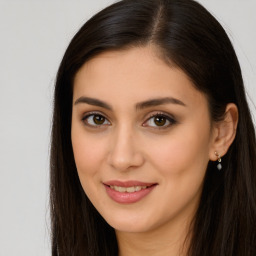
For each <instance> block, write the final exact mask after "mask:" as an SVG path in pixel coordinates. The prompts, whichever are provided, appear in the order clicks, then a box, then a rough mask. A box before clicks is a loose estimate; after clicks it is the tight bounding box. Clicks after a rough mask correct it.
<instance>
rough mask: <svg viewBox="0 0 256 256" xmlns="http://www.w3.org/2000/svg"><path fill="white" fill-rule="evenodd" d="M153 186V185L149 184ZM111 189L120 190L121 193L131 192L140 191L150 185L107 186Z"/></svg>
mask: <svg viewBox="0 0 256 256" xmlns="http://www.w3.org/2000/svg"><path fill="white" fill-rule="evenodd" d="M151 186H153V185H151ZM108 187H110V188H111V189H113V190H115V191H118V192H121V193H133V192H138V191H141V190H142V189H146V188H149V187H150V186H132V187H120V186H111V185H110V186H108Z"/></svg>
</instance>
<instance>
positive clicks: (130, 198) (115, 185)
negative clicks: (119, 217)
mask: <svg viewBox="0 0 256 256" xmlns="http://www.w3.org/2000/svg"><path fill="white" fill-rule="evenodd" d="M103 185H104V186H105V188H106V192H107V194H108V196H109V197H110V198H111V199H112V200H114V201H115V202H117V203H119V204H131V203H136V202H138V201H140V200H142V199H143V198H144V197H146V196H147V195H148V194H150V193H151V191H152V190H154V188H155V187H156V186H157V185H158V184H157V183H144V182H138V181H127V182H121V181H110V182H106V183H103Z"/></svg>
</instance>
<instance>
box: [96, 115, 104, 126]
mask: <svg viewBox="0 0 256 256" xmlns="http://www.w3.org/2000/svg"><path fill="white" fill-rule="evenodd" d="M105 120H106V118H105V117H103V116H100V115H94V116H93V122H94V123H95V124H97V125H101V124H104V122H105Z"/></svg>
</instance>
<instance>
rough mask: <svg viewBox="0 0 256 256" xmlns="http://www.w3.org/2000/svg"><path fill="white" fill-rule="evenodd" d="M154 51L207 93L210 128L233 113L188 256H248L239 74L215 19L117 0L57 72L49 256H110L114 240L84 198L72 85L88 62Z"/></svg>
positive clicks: (152, 1)
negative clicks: (234, 121) (228, 140)
mask: <svg viewBox="0 0 256 256" xmlns="http://www.w3.org/2000/svg"><path fill="white" fill-rule="evenodd" d="M147 44H154V45H156V46H158V49H159V51H160V53H161V56H162V58H163V59H164V60H166V61H167V62H168V60H171V62H172V63H175V65H177V66H178V67H179V68H181V69H182V70H183V71H184V72H185V73H186V74H187V75H188V76H189V77H190V79H191V80H192V81H193V83H194V84H195V86H196V88H197V89H198V90H200V91H201V92H203V93H205V95H206V96H207V98H208V102H209V109H210V113H211V118H212V120H215V121H218V120H220V119H221V118H222V117H223V115H224V112H225V107H226V105H227V104H228V103H230V102H233V103H235V104H236V105H237V107H238V110H239V122H238V127H237V135H236V138H235V140H234V142H233V143H232V145H231V147H230V149H229V151H228V153H227V154H226V155H225V156H224V157H223V160H222V163H223V170H222V171H221V172H219V171H217V170H216V165H215V163H212V162H209V165H208V168H207V171H206V176H205V181H204V187H203V192H202V196H201V202H200V205H199V208H198V211H197V213H196V215H195V217H194V221H193V234H192V241H191V244H190V249H189V253H188V255H190V256H198V255H200V256H217V255H218V256H227V255H233V256H234V255H237V256H255V255H256V142H255V130H254V126H253V122H252V118H251V114H250V111H249V108H248V104H247V102H246V96H245V90H244V85H243V79H242V74H241V69H240V66H239V63H238V60H237V57H236V54H235V52H234V49H233V47H232V44H231V42H230V40H229V39H228V36H227V35H226V33H225V31H224V29H223V28H222V27H221V25H220V24H219V23H218V22H217V21H216V19H215V18H214V17H213V16H212V15H211V14H210V13H209V12H208V11H207V10H206V9H205V8H204V7H202V6H201V5H200V4H198V3H197V2H195V1H192V0H123V1H120V2H117V3H115V4H113V5H111V6H110V7H108V8H106V9H104V10H103V11H101V12H99V13H98V14H96V15H95V16H94V17H92V18H91V19H90V20H89V21H88V22H86V23H85V24H84V26H83V27H82V28H81V29H80V30H79V31H78V33H77V34H76V35H75V36H74V38H73V39H72V41H71V43H70V45H69V46H68V48H67V50H66V52H65V55H64V57H63V60H62V62H61V64H60V67H59V70H58V74H57V79H56V86H55V95H54V112H53V125H52V146H51V176H50V177H51V188H50V189H51V197H50V203H51V221H52V256H70V255H74V256H79V255H81V256H82V255H83V256H85V255H88V256H89V255H91V256H97V255H98V256H102V255H104V256H107V255H111V256H113V255H117V253H118V247H117V241H116V237H115V232H114V230H113V228H112V227H110V226H109V225H108V224H107V223H106V222H105V220H104V219H103V218H102V217H101V216H100V215H99V213H98V212H97V211H96V210H95V208H94V207H93V205H92V204H91V202H90V201H89V199H88V198H87V196H86V195H85V193H84V191H83V189H82V187H81V184H80V181H79V178H78V175H77V170H76V166H75V162H74V157H73V151H72V145H71V113H72V97H73V88H72V87H73V79H74V76H75V74H76V73H77V71H78V70H79V69H80V68H81V66H82V65H83V64H84V63H85V62H86V61H87V60H88V59H90V58H92V57H93V56H95V55H97V54H99V53H101V52H104V51H106V50H109V49H112V50H113V49H115V50H119V49H124V48H126V47H134V46H143V45H147Z"/></svg>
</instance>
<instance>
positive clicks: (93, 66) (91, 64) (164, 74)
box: [74, 46, 206, 105]
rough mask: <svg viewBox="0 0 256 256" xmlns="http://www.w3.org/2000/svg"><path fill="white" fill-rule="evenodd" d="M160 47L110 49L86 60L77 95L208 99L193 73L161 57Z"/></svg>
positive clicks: (117, 99)
mask: <svg viewBox="0 0 256 256" xmlns="http://www.w3.org/2000/svg"><path fill="white" fill-rule="evenodd" d="M158 56H159V54H158V52H157V49H156V48H153V47H151V46H147V47H134V48H131V49H126V50H121V51H107V52H104V53H101V54H99V55H97V56H96V57H94V58H92V59H90V60H89V61H88V62H86V63H85V64H84V65H83V66H82V68H81V69H80V70H79V71H78V72H77V74H76V76H75V80H74V99H75V98H78V97H81V96H88V97H93V98H100V99H104V100H110V101H111V102H113V103H119V104H124V102H125V101H126V100H127V99H129V100H130V101H134V102H137V101H143V100H147V99H148V98H156V97H163V96H165V97H168V96H170V97H175V98H178V99H180V100H182V101H186V104H187V105H189V104H196V103H198V100H200V102H201V101H203V103H205V101H206V97H205V96H204V95H203V94H202V93H201V92H199V91H198V90H197V89H196V88H195V86H194V85H193V83H192V82H191V80H190V79H189V77H188V76H187V75H186V74H185V73H184V72H183V71H182V70H181V69H179V68H177V67H175V66H171V65H167V63H166V62H164V61H163V60H162V59H160V58H159V57H158Z"/></svg>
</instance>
